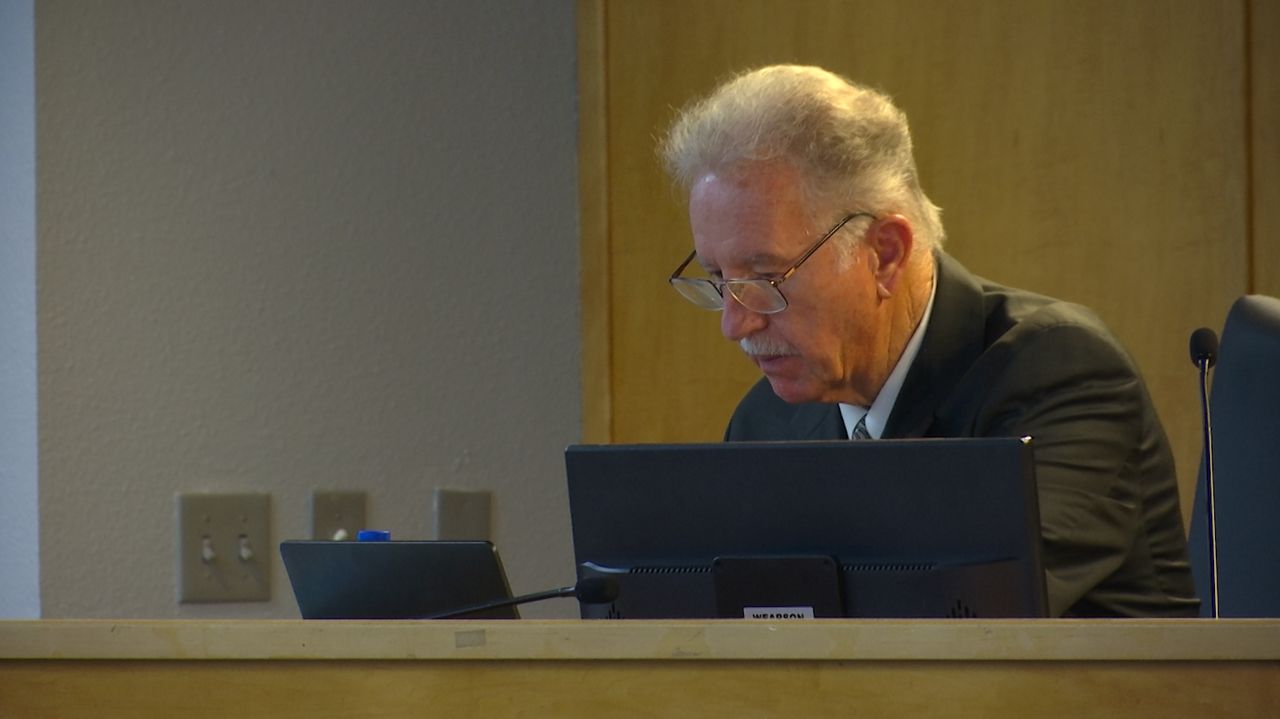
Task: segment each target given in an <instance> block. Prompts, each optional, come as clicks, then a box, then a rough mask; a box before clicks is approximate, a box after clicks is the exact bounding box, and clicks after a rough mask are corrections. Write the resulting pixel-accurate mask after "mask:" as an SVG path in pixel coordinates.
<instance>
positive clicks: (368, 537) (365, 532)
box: [356, 529, 391, 542]
mask: <svg viewBox="0 0 1280 719" xmlns="http://www.w3.org/2000/svg"><path fill="white" fill-rule="evenodd" d="M356 541H357V542H390V541H391V532H388V531H387V530H385V529H362V530H360V531H359V532H356Z"/></svg>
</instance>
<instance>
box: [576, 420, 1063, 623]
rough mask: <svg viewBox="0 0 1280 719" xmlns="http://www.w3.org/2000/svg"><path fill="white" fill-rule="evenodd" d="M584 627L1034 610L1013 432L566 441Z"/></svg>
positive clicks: (1037, 592) (1035, 579) (1026, 450)
mask: <svg viewBox="0 0 1280 719" xmlns="http://www.w3.org/2000/svg"><path fill="white" fill-rule="evenodd" d="M565 464H566V468H567V475H568V489H569V507H570V512H571V515H572V523H573V545H574V554H575V557H576V561H577V567H578V576H579V578H587V577H593V576H608V577H611V578H613V579H614V580H615V581H616V582H617V584H618V597H617V599H616V600H615V601H614V602H612V603H610V604H602V605H588V604H584V605H582V616H583V617H584V618H713V617H732V618H744V617H745V618H766V619H788V618H804V617H814V618H818V617H1042V616H1045V615H1046V614H1047V608H1048V603H1047V600H1046V597H1045V580H1044V571H1043V568H1042V565H1041V561H1040V521H1039V511H1038V505H1037V502H1036V485H1035V470H1034V465H1033V462H1032V447H1031V443H1030V440H1026V439H1016V438H1009V439H915V440H877V441H822V442H735V443H717V444H688V445H597V446H585V445H579V446H572V447H569V448H568V449H567V450H566V452H565Z"/></svg>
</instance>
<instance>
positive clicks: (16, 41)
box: [0, 0, 40, 618]
mask: <svg viewBox="0 0 1280 719" xmlns="http://www.w3.org/2000/svg"><path fill="white" fill-rule="evenodd" d="M32 20H33V10H32V0H0V617H3V618H16V617H22V618H31V617H37V616H39V615H40V565H39V561H38V558H39V548H38V541H37V540H38V536H39V535H38V529H37V522H36V518H37V516H38V514H39V510H38V504H37V502H38V500H37V496H38V493H37V488H38V484H37V471H36V468H37V455H36V317H35V314H36V313H35V307H36V177H35V169H36V125H35V123H36V93H35V89H36V88H35V30H34V26H33V22H32Z"/></svg>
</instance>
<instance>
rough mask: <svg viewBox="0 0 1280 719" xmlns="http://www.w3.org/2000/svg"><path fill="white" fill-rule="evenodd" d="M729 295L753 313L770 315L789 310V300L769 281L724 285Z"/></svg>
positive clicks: (746, 281)
mask: <svg viewBox="0 0 1280 719" xmlns="http://www.w3.org/2000/svg"><path fill="white" fill-rule="evenodd" d="M724 286H725V288H726V289H728V290H729V294H731V295H733V298H734V299H735V300H737V301H738V302H741V303H742V306H743V307H746V308H747V309H749V310H751V311H752V312H759V313H761V314H766V315H770V314H773V313H775V312H781V311H783V310H785V309H786V308H787V300H786V298H784V297H783V296H782V293H781V292H779V291H778V288H777V287H774V286H773V283H772V282H769V281H768V280H732V281H729V282H726V283H724Z"/></svg>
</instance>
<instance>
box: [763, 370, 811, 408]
mask: <svg viewBox="0 0 1280 719" xmlns="http://www.w3.org/2000/svg"><path fill="white" fill-rule="evenodd" d="M765 378H766V379H768V380H769V386H770V387H772V388H773V393H774V394H775V395H777V396H778V399H780V400H782V401H783V402H786V403H788V404H801V403H803V402H816V401H817V400H818V397H817V395H816V394H815V393H814V391H813V387H811V386H807V385H805V384H804V383H803V382H796V381H795V380H789V379H787V378H784V377H772V376H769V375H765Z"/></svg>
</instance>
